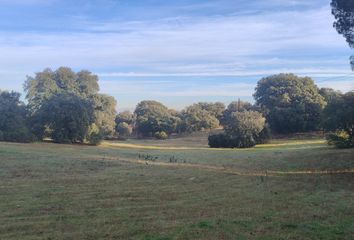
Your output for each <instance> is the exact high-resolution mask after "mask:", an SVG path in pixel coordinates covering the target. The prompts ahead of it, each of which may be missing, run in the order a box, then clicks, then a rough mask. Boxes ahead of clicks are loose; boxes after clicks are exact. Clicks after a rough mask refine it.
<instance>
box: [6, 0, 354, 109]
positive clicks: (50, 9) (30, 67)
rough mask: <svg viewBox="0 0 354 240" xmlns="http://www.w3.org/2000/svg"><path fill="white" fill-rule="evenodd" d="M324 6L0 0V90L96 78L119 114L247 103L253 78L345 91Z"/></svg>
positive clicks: (246, 0) (339, 45)
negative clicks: (143, 107)
mask: <svg viewBox="0 0 354 240" xmlns="http://www.w3.org/2000/svg"><path fill="white" fill-rule="evenodd" d="M329 4H330V0H311V1H308V0H252V1H250V0H203V1H202V0H179V1H176V0H173V1H172V0H0V89H3V90H15V91H19V92H21V93H23V83H24V81H25V80H26V76H34V74H35V73H36V72H39V71H42V70H43V69H45V68H48V67H49V68H51V69H53V70H55V69H56V68H58V67H59V66H67V67H71V68H72V69H73V70H75V71H79V70H82V69H86V70H89V71H91V72H93V73H94V74H97V75H98V76H99V79H100V81H99V84H100V87H101V92H102V93H106V94H109V95H112V96H114V97H115V98H116V99H117V101H118V110H119V111H122V110H132V109H134V107H135V106H136V104H137V103H138V102H139V101H141V100H151V99H153V100H158V101H161V102H162V103H164V104H166V105H167V106H169V107H171V108H175V109H182V108H183V107H185V106H187V105H189V104H191V103H194V102H199V101H208V102H210V101H221V102H224V103H226V104H227V103H229V102H231V101H233V100H237V99H238V98H240V99H243V100H247V101H253V99H252V94H253V92H254V88H255V86H256V83H257V81H258V80H260V79H261V78H262V77H266V76H269V75H272V74H277V73H290V72H291V73H295V74H298V75H300V76H310V77H312V78H313V79H314V81H315V83H316V84H317V85H318V86H319V87H331V88H334V89H337V90H341V91H343V92H346V91H349V90H352V89H354V73H353V72H352V71H351V68H350V65H349V56H350V55H351V54H352V53H353V52H352V50H351V49H350V48H349V47H348V45H347V43H346V42H345V39H344V38H343V37H342V36H341V35H339V34H337V32H336V30H335V29H334V28H333V27H332V25H333V21H334V19H333V16H332V15H331V9H330V6H329Z"/></svg>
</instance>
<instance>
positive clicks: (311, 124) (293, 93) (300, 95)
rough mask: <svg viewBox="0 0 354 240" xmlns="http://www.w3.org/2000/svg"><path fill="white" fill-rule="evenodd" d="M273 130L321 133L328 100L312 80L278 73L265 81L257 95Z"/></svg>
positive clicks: (257, 99) (259, 83)
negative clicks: (322, 119)
mask: <svg viewBox="0 0 354 240" xmlns="http://www.w3.org/2000/svg"><path fill="white" fill-rule="evenodd" d="M254 97H255V99H256V102H257V105H259V106H260V107H261V109H262V111H263V113H264V115H265V116H266V118H267V121H268V123H269V124H270V127H271V129H272V130H273V131H275V132H278V133H294V132H306V131H313V130H318V129H319V128H320V122H321V112H322V109H323V107H324V106H325V101H324V98H323V97H322V96H321V95H320V94H319V91H318V88H317V86H316V85H315V84H314V82H313V80H312V79H311V78H309V77H298V76H296V75H294V74H278V75H273V76H270V77H266V78H263V79H261V80H260V81H259V82H258V84H257V87H256V92H255V94H254Z"/></svg>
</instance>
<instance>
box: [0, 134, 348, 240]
mask: <svg viewBox="0 0 354 240" xmlns="http://www.w3.org/2000/svg"><path fill="white" fill-rule="evenodd" d="M0 166H1V167H0V239H9V240H11V239H142V240H169V239H207V240H208V239H353V236H354V181H353V180H354V150H352V149H351V150H350V149H349V150H337V149H333V148H330V147H328V146H326V145H325V143H324V141H323V140H321V139H307V140H287V141H285V140H281V141H279V140H278V141H273V142H272V143H270V144H267V145H262V146H259V147H256V148H253V149H245V150H242V149H238V150H237V149H234V150H231V149H209V148H207V147H206V142H205V138H204V139H203V138H202V137H201V136H199V135H194V136H190V137H185V138H176V139H171V140H167V141H155V140H145V141H142V140H129V141H127V142H105V143H104V144H102V146H99V147H90V146H80V145H58V144H51V143H35V144H13V143H0Z"/></svg>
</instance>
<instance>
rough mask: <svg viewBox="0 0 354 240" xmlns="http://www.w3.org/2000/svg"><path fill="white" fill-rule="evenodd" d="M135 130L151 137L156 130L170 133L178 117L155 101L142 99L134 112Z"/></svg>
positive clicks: (174, 127)
mask: <svg viewBox="0 0 354 240" xmlns="http://www.w3.org/2000/svg"><path fill="white" fill-rule="evenodd" d="M134 114H135V116H136V123H135V128H136V132H137V133H138V134H139V135H141V136H143V137H152V136H154V134H155V133H156V132H165V133H167V134H171V133H173V132H175V131H176V127H177V124H178V122H179V121H180V120H179V118H177V117H175V116H173V115H172V114H171V111H170V110H169V109H168V108H167V107H166V106H164V105H163V104H161V103H159V102H157V101H142V102H140V103H139V104H138V105H137V106H136V109H135V112H134Z"/></svg>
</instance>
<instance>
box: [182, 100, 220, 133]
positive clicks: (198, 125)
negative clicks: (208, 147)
mask: <svg viewBox="0 0 354 240" xmlns="http://www.w3.org/2000/svg"><path fill="white" fill-rule="evenodd" d="M181 119H182V121H181V124H180V125H179V131H180V132H196V131H201V130H207V129H214V128H217V127H219V125H220V122H219V120H218V119H217V118H216V117H215V115H214V114H213V113H211V112H210V111H207V110H205V109H203V108H202V107H201V106H200V104H193V105H191V106H189V107H187V108H186V109H185V110H183V111H182V113H181Z"/></svg>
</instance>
